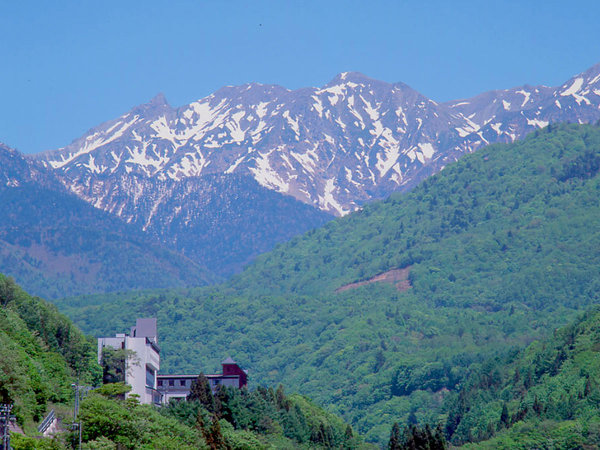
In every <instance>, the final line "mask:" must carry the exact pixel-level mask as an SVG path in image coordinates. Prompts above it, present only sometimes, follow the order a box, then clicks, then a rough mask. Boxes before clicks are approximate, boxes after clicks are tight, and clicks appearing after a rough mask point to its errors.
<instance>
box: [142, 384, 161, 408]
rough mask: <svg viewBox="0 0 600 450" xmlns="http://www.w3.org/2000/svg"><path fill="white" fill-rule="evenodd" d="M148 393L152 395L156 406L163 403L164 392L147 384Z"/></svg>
mask: <svg viewBox="0 0 600 450" xmlns="http://www.w3.org/2000/svg"><path fill="white" fill-rule="evenodd" d="M146 395H150V396H151V397H152V403H153V404H154V405H156V406H160V405H162V397H163V396H162V394H161V393H160V392H159V391H157V390H156V389H154V388H151V387H150V386H146Z"/></svg>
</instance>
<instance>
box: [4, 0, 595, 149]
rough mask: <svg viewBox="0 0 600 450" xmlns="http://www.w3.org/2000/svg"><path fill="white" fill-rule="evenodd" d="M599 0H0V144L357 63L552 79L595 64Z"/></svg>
mask: <svg viewBox="0 0 600 450" xmlns="http://www.w3.org/2000/svg"><path fill="white" fill-rule="evenodd" d="M599 17H600V1H599V0H589V1H587V0H571V1H568V2H567V1H564V0H560V1H559V0H546V1H533V0H531V1H527V0H519V1H517V0H514V1H512V0H506V1H482V0H478V1H461V0H452V1H449V0H443V1H442V0H440V1H436V0H429V1H427V0H414V1H412V0H411V1H401V0H397V1H392V0H390V1H376V0H369V1H366V0H362V1H352V0H346V1H327V0H320V1H284V0H272V1H260V0H247V1H232V0H228V1H223V0H220V1H200V0H196V1H151V0H146V1H132V0H119V1H107V0H103V1H87V0H78V1H45V0H38V1H28V0H19V1H10V2H9V1H5V2H2V4H1V5H0V57H1V68H0V85H1V86H2V96H1V98H2V104H1V106H2V107H1V109H0V141H3V142H5V143H7V144H8V145H10V146H12V147H15V148H18V149H19V150H21V151H22V152H24V153H35V152H39V151H42V150H47V149H54V148H58V147H61V146H64V145H66V144H68V143H69V142H71V141H72V140H73V139H74V138H76V137H78V136H80V135H81V134H83V133H84V132H85V131H86V130H88V129H89V128H92V127H94V126H96V125H98V124H99V123H101V122H103V121H106V120H109V119H113V118H115V117H117V116H119V115H120V114H122V113H124V112H126V111H128V110H129V109H130V108H131V107H133V106H135V105H138V104H140V103H145V102H147V101H148V100H149V99H150V98H152V97H153V96H154V95H155V94H157V93H158V92H163V93H164V94H165V95H166V96H167V99H168V100H169V102H170V103H171V105H173V106H181V105H183V104H186V103H189V102H191V101H194V100H197V99H199V98H202V97H204V96H206V95H209V94H210V93H211V92H213V91H214V90H216V89H218V88H219V87H221V86H223V85H228V84H243V83H246V82H251V81H257V82H261V83H276V84H280V85H283V86H285V87H288V88H291V89H294V88H299V87H304V86H321V85H323V84H326V83H327V82H328V81H330V80H331V79H332V78H333V77H334V76H335V75H336V74H337V73H339V72H343V71H359V72H363V73H365V74H366V75H368V76H370V77H372V78H377V79H381V80H384V81H389V82H395V81H402V82H405V83H407V84H408V85H410V86H412V87H413V88H415V89H417V90H418V91H420V92H421V93H423V94H425V95H427V96H428V97H430V98H433V99H434V100H437V101H444V100H450V99H455V98H463V97H469V96H472V95H475V94H477V93H480V92H483V91H486V90H490V89H500V88H509V87H513V86H518V85H521V84H525V83H529V84H546V85H558V84H560V83H562V82H563V81H565V80H566V79H568V78H570V77H571V76H572V75H574V74H576V73H578V72H581V71H583V70H585V69H587V68H588V67H590V66H592V65H593V64H595V63H598V62H600V26H599V25H598V18H599Z"/></svg>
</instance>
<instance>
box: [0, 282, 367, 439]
mask: <svg viewBox="0 0 600 450" xmlns="http://www.w3.org/2000/svg"><path fill="white" fill-rule="evenodd" d="M199 379H200V378H199ZM74 383H78V384H80V385H84V386H89V387H93V388H94V389H93V390H91V391H86V392H87V394H86V395H85V396H84V398H83V399H82V401H81V403H80V408H79V415H78V419H77V420H78V421H80V422H81V424H82V425H81V426H82V442H83V444H84V448H88V449H116V448H122V449H138V448H157V449H158V448H190V449H192V448H194V449H196V448H227V449H232V450H233V449H248V448H256V449H263V448H264V449H267V448H298V449H302V448H347V449H361V448H372V446H371V445H368V444H365V443H364V442H363V439H362V437H360V436H359V435H358V434H357V433H356V432H355V431H354V430H353V429H352V427H351V426H350V425H348V424H346V423H345V422H344V421H343V420H342V419H340V418H339V417H337V416H335V415H333V414H331V413H329V412H326V411H324V410H323V409H322V408H320V407H319V406H317V405H316V404H315V403H313V402H312V401H311V400H310V399H308V398H307V397H304V396H300V395H287V394H285V393H284V390H283V386H282V385H279V387H278V388H277V389H276V390H274V389H273V388H268V389H267V388H258V389H255V390H247V389H245V388H244V389H242V390H238V389H232V388H222V389H220V390H218V391H217V392H216V393H215V395H214V396H213V394H212V393H211V392H210V388H208V389H209V391H208V394H207V395H206V392H205V395H204V396H199V395H197V391H198V389H195V390H193V393H194V392H195V395H193V396H191V398H190V399H189V401H187V402H186V401H184V402H179V403H177V402H175V403H172V404H169V405H166V406H163V407H160V408H157V407H154V406H150V405H140V404H139V401H138V400H137V399H136V397H135V396H130V397H128V398H127V399H123V395H124V394H125V393H126V392H128V391H129V390H130V387H129V386H127V385H124V384H104V385H102V367H101V366H100V365H99V364H98V363H97V356H96V345H95V342H94V339H92V338H88V337H86V336H84V335H83V334H82V333H81V331H79V329H77V328H76V327H75V326H74V325H73V324H72V323H71V321H70V320H69V319H68V318H67V317H65V316H64V315H62V314H60V313H59V312H58V311H57V309H56V307H55V306H54V305H51V304H49V303H47V302H45V301H44V300H42V299H39V298H37V297H31V296H30V295H28V294H27V293H26V292H24V291H23V290H22V289H21V288H20V287H19V286H17V285H16V284H15V282H14V281H13V280H12V278H9V277H6V276H4V275H0V404H5V403H6V404H12V405H13V410H12V413H13V414H14V416H15V420H16V424H17V425H18V426H19V427H20V428H21V429H22V431H23V432H24V434H20V433H14V432H13V433H11V445H12V447H13V448H14V449H15V450H19V449H62V448H76V446H77V440H78V434H77V433H74V432H73V431H71V429H70V424H71V422H72V421H73V416H72V413H73V403H74V390H73V386H72V385H73V384H74ZM197 384H199V383H197ZM207 399H209V400H207ZM51 409H54V410H55V411H56V414H57V416H58V417H59V419H60V420H61V422H62V425H61V429H60V430H59V433H58V434H56V435H55V436H54V437H53V438H41V436H39V433H38V432H37V430H36V426H37V425H38V424H39V423H40V422H41V421H42V419H43V417H44V416H45V415H46V414H47V413H48V412H49V411H50V410H51Z"/></svg>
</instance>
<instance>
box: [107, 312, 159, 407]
mask: <svg viewBox="0 0 600 450" xmlns="http://www.w3.org/2000/svg"><path fill="white" fill-rule="evenodd" d="M104 347H112V348H114V349H125V350H131V351H132V352H131V355H130V356H129V357H128V358H127V360H126V361H125V384H128V385H130V386H131V391H130V392H129V393H128V394H127V396H129V395H132V394H136V395H138V396H139V400H140V403H145V404H152V403H154V404H157V405H158V404H160V403H161V394H160V392H158V391H157V389H156V374H157V373H158V370H159V369H160V348H159V347H158V336H157V332H156V318H149V319H137V320H136V324H135V327H131V331H130V333H129V334H125V333H123V334H117V335H115V337H104V338H98V363H101V362H102V349H103V348H104Z"/></svg>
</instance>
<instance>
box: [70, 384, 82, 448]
mask: <svg viewBox="0 0 600 450" xmlns="http://www.w3.org/2000/svg"><path fill="white" fill-rule="evenodd" d="M71 387H73V388H74V389H75V404H74V405H73V431H75V430H77V431H78V434H79V446H78V447H77V448H78V449H79V450H81V421H79V422H78V421H77V415H78V414H79V390H80V389H81V387H82V386H80V385H79V379H77V384H72V385H71Z"/></svg>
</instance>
